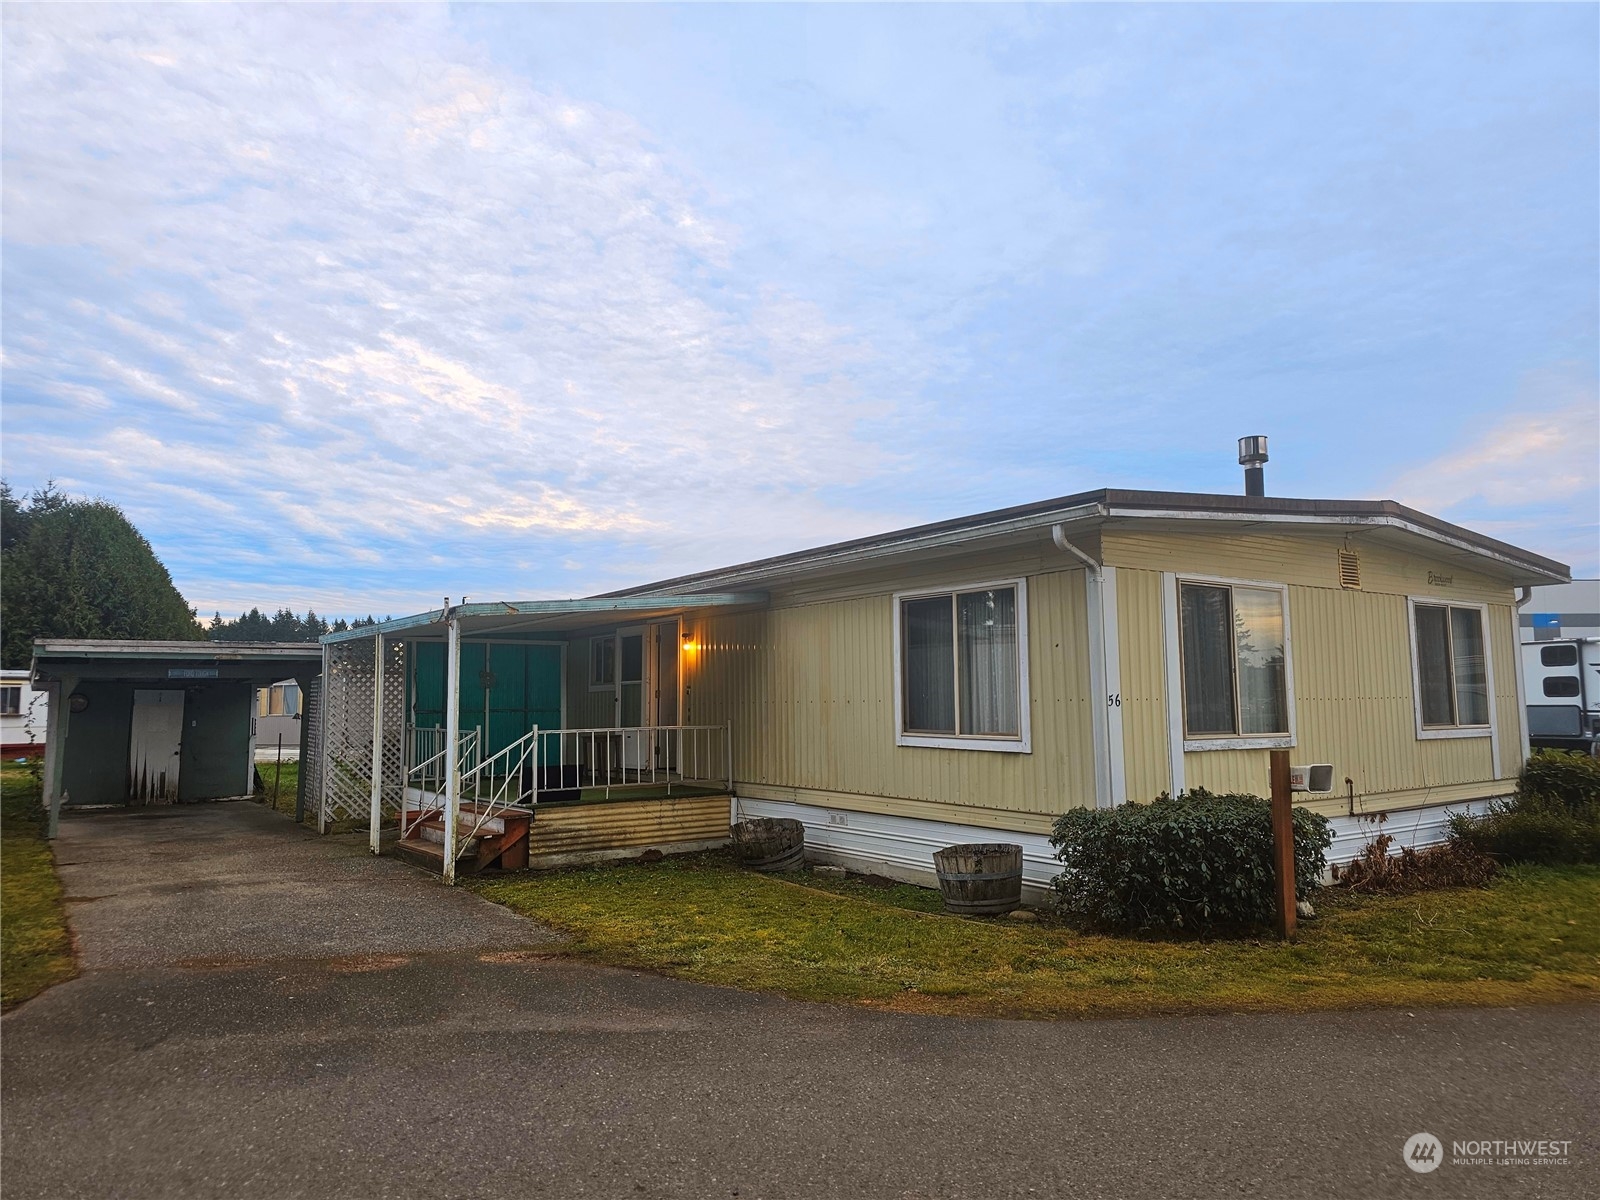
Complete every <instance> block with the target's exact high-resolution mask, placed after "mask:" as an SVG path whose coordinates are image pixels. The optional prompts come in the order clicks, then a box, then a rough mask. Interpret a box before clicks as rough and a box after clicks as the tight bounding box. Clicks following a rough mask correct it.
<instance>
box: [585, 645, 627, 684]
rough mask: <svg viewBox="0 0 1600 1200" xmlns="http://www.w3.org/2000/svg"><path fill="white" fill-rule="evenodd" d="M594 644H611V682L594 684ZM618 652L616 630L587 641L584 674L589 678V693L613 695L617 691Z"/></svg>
mask: <svg viewBox="0 0 1600 1200" xmlns="http://www.w3.org/2000/svg"><path fill="white" fill-rule="evenodd" d="M596 642H610V643H611V682H609V683H596V682H595V681H594V647H595V643H596ZM618 650H619V648H618V646H617V632H616V630H612V631H611V632H610V633H608V634H606V635H605V636H603V637H592V638H590V639H589V645H588V647H587V653H588V661H587V662H586V663H585V664H584V674H585V675H587V676H588V677H589V690H590V691H591V692H612V693H615V692H616V691H617V688H618V684H617V659H618V658H619V657H620V655H619V653H618Z"/></svg>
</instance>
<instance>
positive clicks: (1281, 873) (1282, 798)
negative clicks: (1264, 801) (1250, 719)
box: [1271, 750, 1295, 941]
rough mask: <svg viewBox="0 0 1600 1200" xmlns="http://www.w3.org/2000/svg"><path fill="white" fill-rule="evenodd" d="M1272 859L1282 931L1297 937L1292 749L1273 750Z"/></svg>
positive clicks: (1282, 934)
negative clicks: (1290, 766) (1291, 777)
mask: <svg viewBox="0 0 1600 1200" xmlns="http://www.w3.org/2000/svg"><path fill="white" fill-rule="evenodd" d="M1271 762H1272V863H1273V870H1274V874H1275V875H1276V876H1277V879H1276V881H1275V882H1276V884H1277V901H1278V935H1279V936H1280V937H1282V938H1283V939H1284V940H1285V941H1292V940H1293V939H1294V918H1295V908H1294V904H1295V900H1294V801H1293V797H1292V795H1291V793H1290V790H1289V752H1288V751H1287V750H1274V751H1272V759H1271Z"/></svg>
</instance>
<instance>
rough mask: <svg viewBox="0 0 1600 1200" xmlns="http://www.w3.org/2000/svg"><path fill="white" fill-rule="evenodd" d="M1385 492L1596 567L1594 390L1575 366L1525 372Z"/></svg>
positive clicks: (1597, 430) (1579, 567) (1598, 503)
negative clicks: (1458, 440)
mask: <svg viewBox="0 0 1600 1200" xmlns="http://www.w3.org/2000/svg"><path fill="white" fill-rule="evenodd" d="M1386 494H1388V495H1392V496H1394V497H1395V498H1396V499H1397V500H1399V501H1401V502H1402V503H1404V504H1409V505H1411V506H1412V507H1414V508H1420V509H1423V510H1424V511H1427V512H1433V513H1438V514H1440V515H1442V516H1446V517H1449V518H1450V519H1452V520H1457V521H1461V522H1463V523H1466V524H1469V525H1471V526H1472V527H1474V528H1476V529H1480V530H1482V531H1484V532H1485V533H1489V534H1490V535H1492V536H1494V537H1498V538H1501V539H1502V540H1505V541H1509V542H1513V543H1516V544H1518V545H1523V546H1526V547H1528V548H1529V549H1531V550H1535V551H1539V552H1541V553H1544V554H1547V555H1550V556H1551V557H1554V558H1557V559H1559V560H1561V561H1564V562H1567V563H1569V564H1570V565H1572V566H1573V568H1574V569H1575V570H1576V571H1577V572H1578V573H1579V574H1583V573H1588V574H1590V575H1592V574H1593V573H1594V572H1595V568H1596V565H1597V563H1600V394H1597V391H1596V386H1595V383H1594V381H1593V380H1592V379H1589V378H1587V377H1585V375H1584V373H1583V372H1581V371H1580V370H1576V369H1573V368H1567V367H1562V368H1552V369H1548V370H1544V371H1538V372H1534V373H1531V374H1530V375H1529V377H1528V378H1527V379H1526V380H1525V381H1524V383H1523V386H1522V388H1521V389H1520V391H1519V395H1518V397H1517V400H1516V402H1515V404H1514V405H1513V407H1512V408H1511V409H1510V410H1509V411H1507V412H1506V414H1505V415H1504V416H1502V417H1500V418H1499V420H1497V421H1495V422H1494V423H1493V424H1492V425H1490V426H1489V427H1488V428H1487V429H1483V430H1482V431H1481V432H1480V433H1478V434H1477V435H1476V436H1475V437H1473V438H1471V439H1470V440H1468V441H1466V442H1465V443H1464V444H1462V445H1459V446H1458V447H1457V448H1455V449H1452V450H1450V451H1448V452H1447V453H1445V454H1443V455H1440V456H1439V457H1437V458H1434V459H1432V460H1431V461H1429V462H1426V463H1423V464H1422V465H1420V466H1418V467H1415V468H1413V469H1411V470H1409V471H1407V472H1405V473H1404V474H1403V475H1401V476H1399V477H1398V478H1397V479H1396V480H1395V481H1394V482H1393V484H1392V485H1391V486H1390V488H1389V490H1388V492H1387V493H1386Z"/></svg>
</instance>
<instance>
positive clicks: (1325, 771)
mask: <svg viewBox="0 0 1600 1200" xmlns="http://www.w3.org/2000/svg"><path fill="white" fill-rule="evenodd" d="M1289 790H1290V791H1291V792H1331V791H1333V764H1332V763H1312V764H1311V765H1309V766H1304V767H1290V768H1289Z"/></svg>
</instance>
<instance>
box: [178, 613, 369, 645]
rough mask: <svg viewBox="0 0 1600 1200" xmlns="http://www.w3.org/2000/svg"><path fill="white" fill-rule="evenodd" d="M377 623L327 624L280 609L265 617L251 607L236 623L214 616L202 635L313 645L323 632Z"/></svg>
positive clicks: (341, 621) (359, 620)
mask: <svg viewBox="0 0 1600 1200" xmlns="http://www.w3.org/2000/svg"><path fill="white" fill-rule="evenodd" d="M384 619H385V620H388V618H387V617H385V618H384ZM377 623H378V621H377V618H376V617H373V616H365V617H357V618H356V619H355V620H354V621H346V620H345V619H344V618H343V617H338V618H336V619H335V620H333V621H332V622H331V623H330V622H328V621H324V620H323V619H322V618H321V617H319V616H317V613H316V610H315V609H310V608H308V609H306V615H305V616H303V617H302V616H299V615H298V614H296V613H295V612H294V610H293V609H288V608H280V609H279V610H278V611H277V612H275V613H273V614H272V615H271V616H270V617H269V616H267V614H266V613H264V612H262V611H261V610H260V609H259V608H252V609H251V610H250V611H249V612H247V613H240V614H239V619H238V620H236V621H224V620H223V619H222V614H221V613H216V614H215V615H213V616H212V618H211V624H210V625H208V626H206V636H207V637H208V638H210V639H211V640H212V641H213V642H314V641H316V640H317V639H318V638H319V637H321V636H322V635H323V634H325V633H340V632H342V631H344V630H346V629H361V628H364V627H365V626H368V625H376V624H377Z"/></svg>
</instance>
